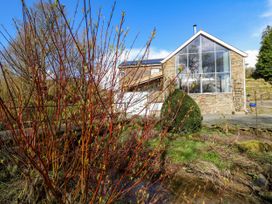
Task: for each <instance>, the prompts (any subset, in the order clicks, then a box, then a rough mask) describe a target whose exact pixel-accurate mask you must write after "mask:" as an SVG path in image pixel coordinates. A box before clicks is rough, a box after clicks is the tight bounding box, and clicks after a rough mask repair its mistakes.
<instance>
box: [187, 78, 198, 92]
mask: <svg viewBox="0 0 272 204" xmlns="http://www.w3.org/2000/svg"><path fill="white" fill-rule="evenodd" d="M188 89H189V93H200V92H201V89H200V74H191V75H190V78H189V79H188Z"/></svg>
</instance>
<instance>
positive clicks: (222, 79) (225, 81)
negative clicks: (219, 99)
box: [216, 73, 230, 92]
mask: <svg viewBox="0 0 272 204" xmlns="http://www.w3.org/2000/svg"><path fill="white" fill-rule="evenodd" d="M216 91H217V92H230V74H229V73H224V74H216Z"/></svg>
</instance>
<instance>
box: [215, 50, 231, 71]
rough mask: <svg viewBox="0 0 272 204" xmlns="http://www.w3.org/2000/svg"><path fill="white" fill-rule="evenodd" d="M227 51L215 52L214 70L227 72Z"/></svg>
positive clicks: (228, 67) (228, 68)
mask: <svg viewBox="0 0 272 204" xmlns="http://www.w3.org/2000/svg"><path fill="white" fill-rule="evenodd" d="M229 70H230V66H229V52H216V71H217V72H229Z"/></svg>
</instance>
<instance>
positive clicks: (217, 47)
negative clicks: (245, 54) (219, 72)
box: [215, 43, 228, 52]
mask: <svg viewBox="0 0 272 204" xmlns="http://www.w3.org/2000/svg"><path fill="white" fill-rule="evenodd" d="M215 50H216V51H224V52H227V51H228V49H227V48H225V47H223V46H221V45H219V44H217V43H216V44H215Z"/></svg>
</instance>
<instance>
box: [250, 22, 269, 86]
mask: <svg viewBox="0 0 272 204" xmlns="http://www.w3.org/2000/svg"><path fill="white" fill-rule="evenodd" d="M254 76H255V77H256V78H264V79H265V80H267V81H272V27H271V26H267V27H266V29H265V30H264V31H263V34H262V42H261V48H260V52H259V56H258V61H257V64H256V70H255V73H254Z"/></svg>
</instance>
